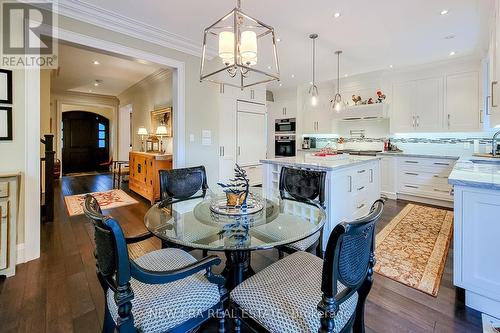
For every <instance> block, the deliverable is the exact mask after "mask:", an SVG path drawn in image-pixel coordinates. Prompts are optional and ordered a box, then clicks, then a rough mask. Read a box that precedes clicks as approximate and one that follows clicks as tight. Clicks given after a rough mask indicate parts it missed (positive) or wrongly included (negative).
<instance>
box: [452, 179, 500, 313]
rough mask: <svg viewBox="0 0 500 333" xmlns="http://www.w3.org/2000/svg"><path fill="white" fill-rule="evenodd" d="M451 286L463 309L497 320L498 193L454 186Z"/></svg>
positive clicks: (499, 285) (499, 309) (499, 306)
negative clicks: (462, 296)
mask: <svg viewBox="0 0 500 333" xmlns="http://www.w3.org/2000/svg"><path fill="white" fill-rule="evenodd" d="M455 197H456V200H455V210H454V212H455V219H454V242H453V248H454V250H453V251H454V255H453V282H454V284H455V285H456V286H458V287H461V288H464V289H465V302H466V305H467V306H469V307H472V308H474V309H476V310H478V311H481V312H485V313H487V314H489V315H492V316H494V317H497V318H498V317H500V278H499V277H500V251H498V240H499V239H500V221H499V219H498V217H499V216H500V192H499V191H495V190H489V189H481V188H473V187H467V186H455Z"/></svg>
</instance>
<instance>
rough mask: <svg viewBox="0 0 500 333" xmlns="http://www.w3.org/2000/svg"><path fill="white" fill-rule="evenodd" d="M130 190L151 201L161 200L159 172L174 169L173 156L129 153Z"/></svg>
mask: <svg viewBox="0 0 500 333" xmlns="http://www.w3.org/2000/svg"><path fill="white" fill-rule="evenodd" d="M129 160H130V174H129V188H130V190H132V191H134V192H135V193H137V194H139V195H141V196H142V197H144V198H146V199H148V200H149V201H151V204H153V203H154V202H155V201H157V200H159V199H160V176H159V174H158V171H159V170H169V169H172V155H166V154H153V153H143V152H135V151H132V152H130V153H129Z"/></svg>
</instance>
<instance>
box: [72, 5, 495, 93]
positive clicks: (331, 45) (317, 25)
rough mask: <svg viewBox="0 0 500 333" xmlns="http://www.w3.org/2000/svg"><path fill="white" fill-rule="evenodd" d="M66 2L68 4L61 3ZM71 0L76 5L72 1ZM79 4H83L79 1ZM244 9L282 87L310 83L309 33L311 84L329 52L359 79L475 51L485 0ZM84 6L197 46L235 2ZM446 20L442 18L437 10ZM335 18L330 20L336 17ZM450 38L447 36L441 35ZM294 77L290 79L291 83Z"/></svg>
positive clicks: (330, 69) (483, 36)
mask: <svg viewBox="0 0 500 333" xmlns="http://www.w3.org/2000/svg"><path fill="white" fill-rule="evenodd" d="M67 1H69V0H67ZM69 2H75V1H74V0H72V1H69ZM77 2H79V3H82V2H81V1H77ZM242 3H243V4H242V7H243V10H244V11H245V12H246V13H248V14H250V15H252V16H254V17H256V18H258V19H260V20H262V21H263V22H265V23H267V24H270V25H272V26H274V28H275V30H276V32H277V34H278V36H279V37H280V38H281V40H282V41H281V42H280V43H279V45H278V52H279V53H278V55H279V59H280V64H281V74H282V75H281V77H282V82H283V85H284V86H290V85H296V84H301V83H307V82H309V81H310V79H311V43H310V40H309V39H308V35H309V34H310V33H313V32H315V33H319V35H320V37H319V39H318V41H317V47H318V51H317V79H318V80H319V81H324V80H328V79H331V78H333V77H335V76H336V65H335V59H334V54H333V52H334V51H335V50H337V49H341V50H343V51H344V55H343V56H342V60H341V73H342V75H344V74H349V75H353V74H357V73H365V72H370V71H374V70H381V69H388V68H389V66H390V65H393V67H394V68H398V67H401V66H406V65H414V64H421V63H426V62H432V61H438V60H443V59H446V58H449V57H450V56H449V53H450V52H451V51H455V52H456V55H455V57H460V56H466V55H471V54H479V53H480V52H482V51H484V47H485V46H486V43H487V39H488V36H487V25H488V17H489V13H490V11H491V10H490V8H491V0H413V1H410V0H380V1H373V0H309V1H304V0H286V1H284V0H243V1H242ZM84 4H85V6H87V7H97V8H101V9H104V11H103V12H107V13H111V15H114V16H117V15H118V16H123V17H125V18H127V19H128V20H129V21H128V22H134V20H135V21H139V22H142V24H143V26H150V27H154V28H155V31H158V30H160V31H164V32H168V35H169V36H172V34H174V35H178V36H180V37H182V38H181V39H182V40H183V41H184V42H186V41H187V42H190V43H194V44H195V45H196V44H197V45H200V46H201V37H202V31H203V29H204V28H205V27H207V26H208V25H210V24H212V23H213V22H214V21H216V20H217V19H219V18H220V17H222V15H224V14H226V13H227V12H228V11H229V10H230V9H232V8H233V7H234V6H235V1H234V0H217V1H213V0H212V1H199V0H183V1H177V0H149V1H147V5H145V3H144V2H143V1H137V0H106V1H103V0H86V1H85V2H84ZM443 9H447V10H449V14H448V15H444V16H442V15H440V12H441V10H443ZM337 11H338V12H340V13H341V17H340V18H338V19H335V18H333V14H334V13H335V12H337ZM450 34H453V35H455V36H456V37H455V38H453V39H445V38H444V37H445V36H448V35H450ZM292 75H293V76H294V78H292Z"/></svg>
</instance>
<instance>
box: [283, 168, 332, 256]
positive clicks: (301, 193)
mask: <svg viewBox="0 0 500 333" xmlns="http://www.w3.org/2000/svg"><path fill="white" fill-rule="evenodd" d="M325 180H326V172H325V171H313V170H304V169H294V168H288V167H282V168H281V173H280V182H279V190H280V196H281V199H283V200H292V201H299V202H304V203H307V204H311V205H314V206H317V205H319V206H321V207H323V208H325ZM322 238H323V228H321V229H320V230H319V231H318V232H317V233H315V234H314V235H312V236H310V237H308V238H305V239H303V240H301V241H298V242H296V243H292V244H289V245H286V246H281V247H278V251H279V257H280V259H281V258H283V253H284V252H286V253H290V254H291V253H294V252H296V251H307V252H312V251H313V250H316V255H317V256H318V257H322V256H323V248H322V247H323V245H322Z"/></svg>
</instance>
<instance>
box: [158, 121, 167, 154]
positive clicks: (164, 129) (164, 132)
mask: <svg viewBox="0 0 500 333" xmlns="http://www.w3.org/2000/svg"><path fill="white" fill-rule="evenodd" d="M156 135H157V136H159V137H160V152H161V153H162V154H163V153H165V150H163V137H164V136H167V135H168V131H167V127H166V126H165V125H160V126H158V128H157V129H156Z"/></svg>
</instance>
